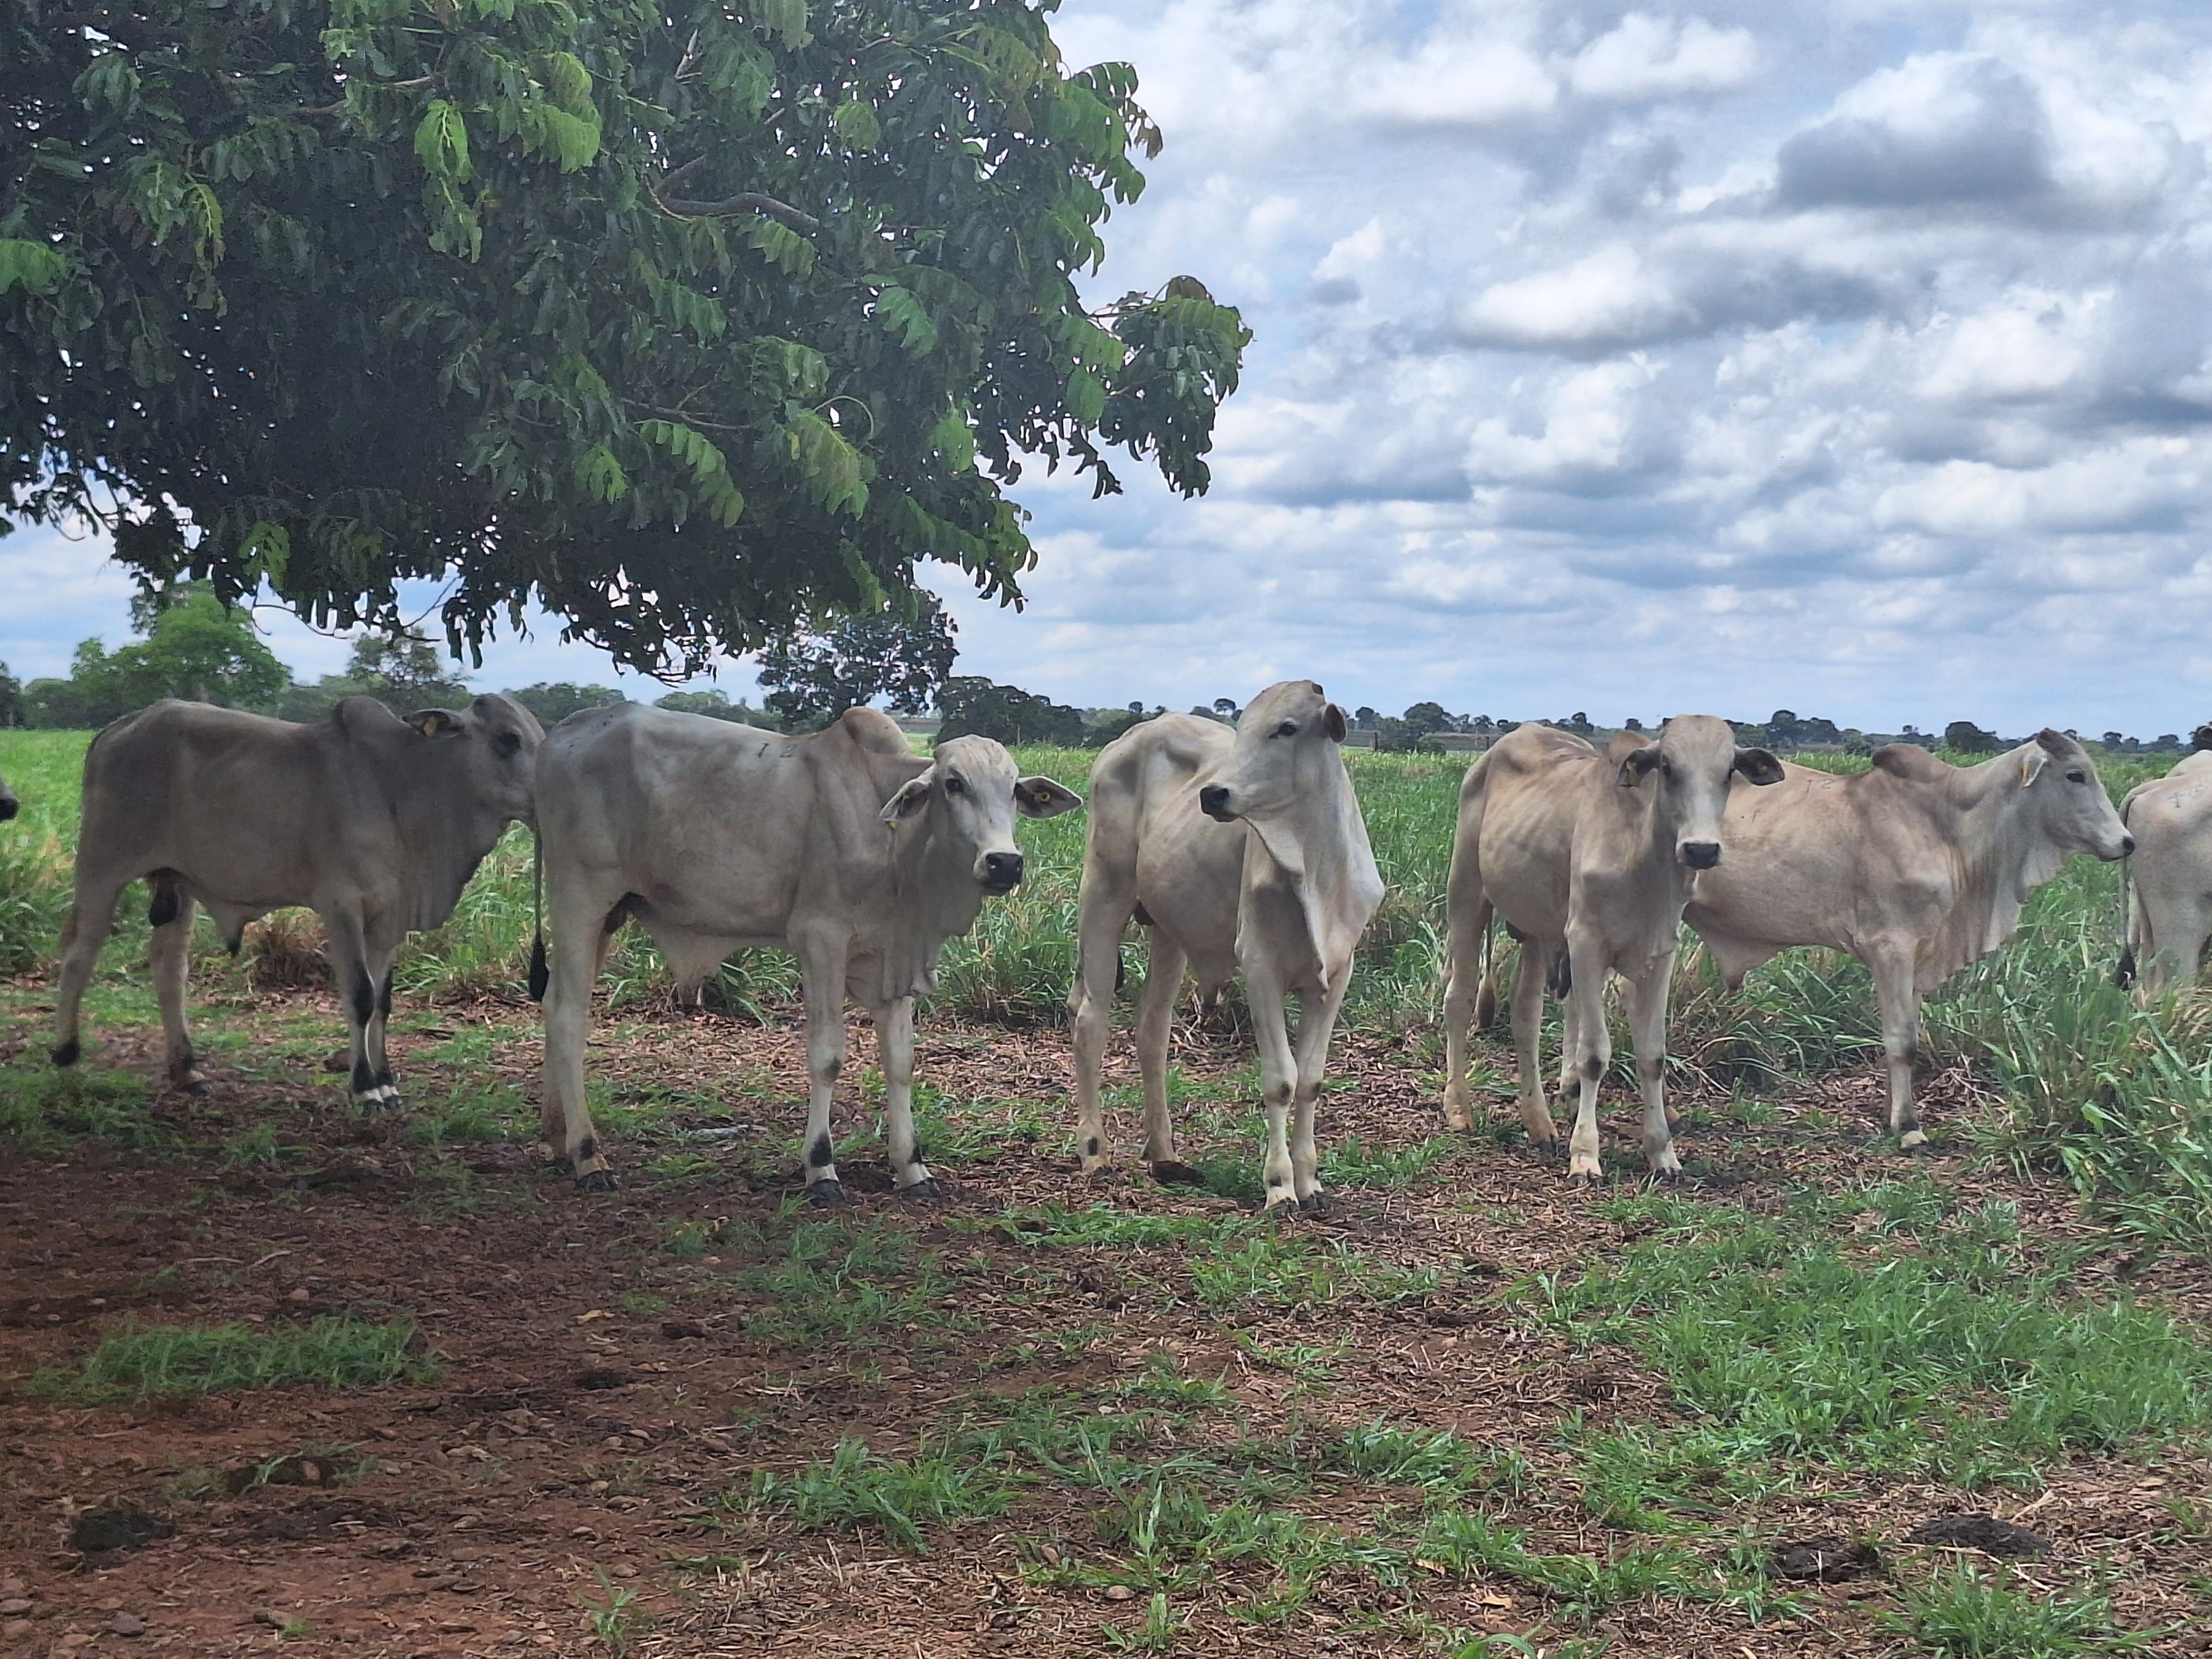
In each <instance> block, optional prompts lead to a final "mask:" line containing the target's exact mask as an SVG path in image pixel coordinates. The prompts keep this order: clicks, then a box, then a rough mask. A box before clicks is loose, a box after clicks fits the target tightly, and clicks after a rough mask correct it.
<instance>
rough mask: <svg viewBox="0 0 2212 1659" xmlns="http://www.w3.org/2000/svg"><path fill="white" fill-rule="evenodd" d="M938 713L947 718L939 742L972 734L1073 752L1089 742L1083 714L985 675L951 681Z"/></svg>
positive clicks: (938, 735)
mask: <svg viewBox="0 0 2212 1659" xmlns="http://www.w3.org/2000/svg"><path fill="white" fill-rule="evenodd" d="M937 711H938V713H939V715H941V716H942V717H943V720H942V724H940V725H939V726H938V728H937V741H938V742H939V743H943V742H944V741H945V739H946V738H960V737H967V736H969V735H970V734H973V735H975V736H977V737H984V738H997V739H998V740H999V741H1000V743H1004V744H1017V743H1056V744H1061V745H1062V746H1063V747H1066V748H1070V749H1073V748H1074V747H1075V746H1076V745H1077V744H1080V743H1081V742H1082V741H1083V711H1082V710H1081V709H1079V708H1070V707H1068V705H1067V704H1066V703H1064V702H1053V701H1052V700H1051V699H1050V698H1049V697H1040V696H1037V695H1036V693H1035V692H1033V691H1024V690H1022V689H1021V688H1020V687H1019V686H1018V685H1000V684H995V683H994V682H993V681H990V680H987V679H985V678H982V677H981V676H980V675H971V674H962V675H956V676H954V677H953V678H951V679H949V680H947V681H945V689H944V690H943V691H942V692H940V693H939V696H938V699H937Z"/></svg>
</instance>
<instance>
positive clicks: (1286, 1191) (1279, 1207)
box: [1260, 1187, 1298, 1217]
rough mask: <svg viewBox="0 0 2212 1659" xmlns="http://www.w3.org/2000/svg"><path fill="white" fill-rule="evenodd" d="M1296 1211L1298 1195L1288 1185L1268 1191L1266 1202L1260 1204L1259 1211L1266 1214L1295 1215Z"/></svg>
mask: <svg viewBox="0 0 2212 1659" xmlns="http://www.w3.org/2000/svg"><path fill="white" fill-rule="evenodd" d="M1297 1212H1298V1196H1297V1194H1296V1193H1294V1192H1292V1191H1291V1189H1290V1188H1288V1187H1285V1188H1281V1189H1279V1191H1276V1192H1272V1193H1269V1194H1267V1202H1266V1203H1264V1204H1262V1205H1261V1206H1260V1213H1261V1215H1266V1216H1285V1217H1295V1216H1296V1215H1297Z"/></svg>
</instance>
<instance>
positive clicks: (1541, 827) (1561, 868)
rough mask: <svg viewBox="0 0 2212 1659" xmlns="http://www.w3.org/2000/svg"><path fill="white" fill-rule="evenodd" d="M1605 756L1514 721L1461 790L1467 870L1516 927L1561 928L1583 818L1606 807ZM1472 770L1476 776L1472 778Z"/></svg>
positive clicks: (1568, 736)
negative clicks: (1471, 869) (1469, 858)
mask: <svg viewBox="0 0 2212 1659" xmlns="http://www.w3.org/2000/svg"><path fill="white" fill-rule="evenodd" d="M1478 774H1479V775H1478ZM1612 775H1613V767H1612V766H1611V765H1610V764H1609V763H1607V760H1606V758H1605V757H1603V756H1602V755H1601V754H1599V753H1598V752H1597V750H1595V749H1593V748H1591V747H1590V745H1589V744H1587V743H1584V742H1583V740H1582V739H1581V738H1577V737H1576V736H1575V735H1574V734H1573V733H1571V732H1560V731H1557V730H1554V729H1553V728H1552V727H1550V726H1516V727H1515V728H1514V729H1513V730H1512V731H1510V732H1507V733H1506V734H1505V735H1504V737H1503V738H1499V739H1498V742H1496V743H1495V744H1492V745H1491V747H1490V749H1489V750H1488V751H1487V752H1486V753H1485V754H1484V756H1483V757H1482V759H1481V761H1480V764H1479V768H1478V769H1471V770H1470V772H1469V775H1468V781H1467V782H1466V783H1465V784H1463V785H1462V787H1461V810H1462V815H1463V817H1469V816H1471V815H1472V814H1473V813H1474V811H1476V810H1478V809H1477V805H1476V803H1477V801H1478V800H1479V803H1480V805H1479V811H1480V820H1479V822H1468V823H1467V825H1466V832H1467V834H1468V836H1469V837H1470V838H1471V839H1472V840H1473V842H1474V845H1473V847H1472V848H1469V849H1468V850H1469V852H1470V854H1472V855H1473V859H1474V864H1473V866H1472V867H1474V868H1477V869H1479V870H1480V881H1481V884H1482V888H1483V890H1484V892H1485V893H1486V894H1487V895H1488V896H1489V897H1490V900H1491V902H1492V903H1493V904H1494V905H1496V907H1497V908H1498V914H1499V915H1503V916H1504V918H1505V919H1506V920H1507V921H1510V922H1512V923H1513V924H1514V925H1515V926H1516V927H1521V928H1522V930H1523V931H1526V932H1531V933H1538V932H1541V933H1547V934H1551V933H1557V932H1558V931H1559V929H1560V928H1561V927H1564V926H1565V920H1566V911H1567V903H1568V894H1569V890H1570V888H1571V884H1572V877H1573V871H1574V867H1575V860H1576V857H1577V846H1578V844H1579V843H1580V842H1582V841H1583V839H1584V838H1585V837H1586V836H1587V835H1588V833H1589V826H1588V825H1587V824H1586V823H1585V822H1584V820H1585V818H1586V817H1588V816H1589V814H1590V813H1591V812H1592V811H1596V810H1601V809H1603V808H1605V807H1607V806H1609V805H1611V804H1612V803H1611V802H1610V801H1608V800H1607V799H1605V798H1604V797H1602V796H1601V794H1600V793H1599V791H1600V789H1601V787H1606V786H1608V785H1609V784H1610V781H1611V779H1612Z"/></svg>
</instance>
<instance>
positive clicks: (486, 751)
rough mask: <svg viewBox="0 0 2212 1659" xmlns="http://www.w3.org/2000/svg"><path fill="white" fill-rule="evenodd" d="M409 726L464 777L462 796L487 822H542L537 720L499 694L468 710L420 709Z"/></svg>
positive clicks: (409, 718)
mask: <svg viewBox="0 0 2212 1659" xmlns="http://www.w3.org/2000/svg"><path fill="white" fill-rule="evenodd" d="M407 725H408V727H409V729H410V730H411V731H412V732H414V733H415V735H416V738H418V739H420V740H421V741H422V742H423V743H426V744H435V745H436V747H435V748H434V749H433V750H431V752H432V753H434V754H436V755H438V756H439V757H441V759H442V760H444V762H445V763H446V764H447V766H448V767H449V768H452V769H454V770H455V771H457V772H459V774H460V783H461V788H460V793H461V795H462V797H463V798H464V799H466V800H467V801H468V802H469V803H470V805H471V807H472V808H474V809H475V810H476V811H478V812H481V813H482V814H483V816H484V817H486V818H487V819H489V818H490V817H493V816H494V815H496V816H497V818H498V822H499V823H507V822H509V821H510V820H513V819H517V818H519V819H520V820H521V821H522V822H523V823H530V824H534V823H537V822H538V798H537V783H538V744H542V743H544V741H545V728H544V726H540V725H539V724H538V716H537V715H535V714H532V713H531V712H530V711H529V710H528V709H527V708H524V707H523V706H522V705H521V704H520V703H519V702H515V700H514V699H513V698H512V697H508V696H501V695H499V694H498V693H496V692H494V693H492V694H489V695H488V696H481V697H478V698H477V699H476V700H475V701H474V702H471V703H470V704H469V706H468V707H467V708H418V709H416V711H415V712H414V713H413V714H410V715H408V716H407Z"/></svg>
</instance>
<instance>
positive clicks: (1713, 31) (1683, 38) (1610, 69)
mask: <svg viewBox="0 0 2212 1659" xmlns="http://www.w3.org/2000/svg"><path fill="white" fill-rule="evenodd" d="M1758 72H1759V47H1758V46H1757V44H1756V43H1755V42H1754V41H1753V40H1752V36H1751V31H1750V30H1749V29H1745V28H1733V29H1719V28H1715V27H1713V26H1712V25H1711V23H1708V22H1707V21H1705V19H1704V18H1702V17H1692V18H1687V19H1683V18H1672V17H1656V16H1654V15H1651V14H1650V13H1649V12H1642V11H1632V12H1630V13H1629V14H1628V15H1626V17H1624V18H1622V19H1621V20H1620V22H1619V23H1618V24H1617V25H1615V26H1614V27H1613V29H1611V30H1610V31H1609V32H1607V33H1604V34H1601V35H1600V36H1598V38H1597V39H1596V40H1593V41H1591V42H1590V43H1589V45H1588V46H1584V47H1583V49H1582V50H1581V51H1580V52H1577V53H1576V54H1575V58H1574V60H1573V62H1572V63H1571V64H1570V65H1569V66H1568V68H1567V72H1566V79H1567V84H1568V85H1570V86H1571V87H1572V88H1574V89H1575V91H1577V92H1578V93H1580V94H1582V95H1583V97H1585V98H1620V99H1630V98H1666V97H1674V96H1679V95H1680V94H1685V93H1714V92H1726V91H1729V90H1731V89H1733V88H1737V87H1741V86H1742V85H1744V84H1745V83H1746V82H1748V81H1750V80H1751V78H1752V77H1753V76H1754V75H1756V74H1757V73H1758Z"/></svg>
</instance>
